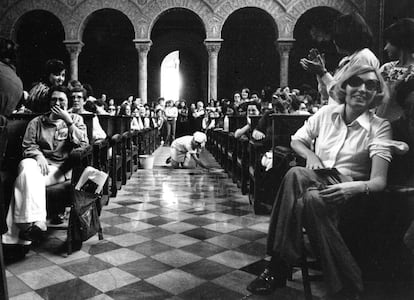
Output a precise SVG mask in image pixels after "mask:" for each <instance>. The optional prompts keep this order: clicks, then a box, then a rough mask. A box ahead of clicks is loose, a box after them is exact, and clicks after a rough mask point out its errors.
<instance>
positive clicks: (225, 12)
mask: <svg viewBox="0 0 414 300" xmlns="http://www.w3.org/2000/svg"><path fill="white" fill-rule="evenodd" d="M245 2H246V1H232V0H227V1H223V2H222V3H221V4H220V6H219V7H218V8H217V10H216V12H215V13H216V16H218V17H220V19H221V22H220V24H218V33H219V36H218V38H221V34H222V30H223V26H224V24H225V23H226V21H227V20H228V18H229V17H230V15H231V14H233V13H234V12H235V11H237V10H239V9H242V8H258V9H260V10H263V11H264V12H266V13H267V14H269V15H270V16H271V17H272V19H273V22H274V29H275V33H276V36H278V37H280V28H279V24H278V21H279V23H280V24H283V19H285V18H286V17H287V16H286V13H285V10H284V8H283V6H282V5H280V4H279V3H278V2H276V1H273V0H264V1H250V2H249V5H246V3H245Z"/></svg>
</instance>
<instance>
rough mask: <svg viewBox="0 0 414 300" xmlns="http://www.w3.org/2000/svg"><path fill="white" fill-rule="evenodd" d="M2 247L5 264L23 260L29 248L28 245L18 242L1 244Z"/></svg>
mask: <svg viewBox="0 0 414 300" xmlns="http://www.w3.org/2000/svg"><path fill="white" fill-rule="evenodd" d="M2 247H3V257H4V263H5V264H12V263H15V262H18V261H21V260H23V259H24V258H25V257H26V254H27V252H29V250H30V246H26V245H18V244H2Z"/></svg>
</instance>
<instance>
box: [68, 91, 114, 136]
mask: <svg viewBox="0 0 414 300" xmlns="http://www.w3.org/2000/svg"><path fill="white" fill-rule="evenodd" d="M69 93H70V99H71V100H72V107H71V108H70V109H69V110H68V111H69V112H70V113H75V114H91V113H92V114H94V116H93V118H92V141H90V142H91V143H93V142H95V141H100V140H104V139H106V133H105V131H104V130H103V129H102V126H101V123H100V122H99V118H98V116H97V108H96V105H95V103H94V102H92V101H90V100H88V101H86V102H85V99H86V89H85V88H83V86H82V85H79V86H75V87H74V88H73V89H71V90H70V92H69ZM86 107H87V108H88V109H86Z"/></svg>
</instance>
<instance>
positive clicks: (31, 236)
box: [19, 225, 44, 242]
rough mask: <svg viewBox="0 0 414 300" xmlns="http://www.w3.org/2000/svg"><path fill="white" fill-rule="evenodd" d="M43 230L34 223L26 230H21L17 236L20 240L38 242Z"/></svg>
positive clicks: (41, 237)
mask: <svg viewBox="0 0 414 300" xmlns="http://www.w3.org/2000/svg"><path fill="white" fill-rule="evenodd" d="M43 235H44V232H43V231H42V229H40V228H39V227H38V226H36V225H32V226H30V227H29V228H27V229H26V230H21V231H20V233H19V238H20V239H21V240H26V241H31V242H40V241H41V240H42V239H43Z"/></svg>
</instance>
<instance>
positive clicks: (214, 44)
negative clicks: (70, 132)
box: [0, 0, 368, 102]
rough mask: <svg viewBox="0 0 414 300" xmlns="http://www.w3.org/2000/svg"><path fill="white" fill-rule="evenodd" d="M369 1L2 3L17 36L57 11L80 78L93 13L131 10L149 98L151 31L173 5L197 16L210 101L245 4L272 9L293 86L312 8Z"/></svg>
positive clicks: (2, 26)
mask: <svg viewBox="0 0 414 300" xmlns="http://www.w3.org/2000/svg"><path fill="white" fill-rule="evenodd" d="M367 1H368V0H364V1H360V0H119V1H112V0H48V1H39V0H25V1H22V0H6V1H5V2H4V4H0V35H3V36H8V37H10V38H12V39H13V40H16V32H17V29H18V24H19V22H18V21H19V19H20V18H21V17H22V16H23V15H24V14H25V13H27V12H30V11H32V10H45V11H48V12H51V13H53V14H54V15H55V16H56V17H57V18H58V19H59V20H60V21H61V23H62V25H63V28H64V30H65V38H66V39H65V40H64V44H65V46H66V49H67V51H68V52H69V54H70V78H71V79H78V57H79V54H80V53H81V51H82V46H83V43H82V34H83V30H84V28H85V27H86V25H87V23H88V20H89V17H90V16H91V14H93V13H94V12H95V11H98V10H100V9H105V8H109V9H115V10H118V11H120V12H122V13H123V14H125V15H126V16H127V17H128V18H129V20H130V21H131V23H132V24H133V26H134V30H135V39H134V40H133V42H134V44H135V47H136V49H137V51H138V56H139V64H138V70H139V71H138V80H139V82H138V86H139V91H138V94H139V97H140V98H141V99H143V100H144V101H145V102H146V101H147V56H148V52H149V51H150V49H151V45H152V41H151V39H150V36H151V29H152V28H153V26H154V24H155V23H156V21H157V20H158V19H159V18H160V16H161V15H162V14H163V13H165V12H166V11H168V10H169V9H172V8H183V9H187V10H190V11H192V12H194V13H195V14H197V16H198V17H199V18H200V21H201V22H202V23H203V25H204V28H205V30H206V39H205V41H204V44H205V46H206V49H207V52H208V59H209V62H208V68H209V75H208V99H211V98H213V99H217V70H218V55H219V51H220V47H221V44H222V43H223V39H222V38H221V30H222V28H223V26H224V23H225V22H226V20H227V19H228V17H229V16H230V15H231V14H232V13H233V12H235V11H236V10H239V9H241V8H245V7H255V8H259V9H262V10H264V11H266V12H267V13H268V14H269V15H270V16H271V17H272V18H273V20H274V24H275V26H274V27H275V30H276V36H278V39H277V40H276V41H275V45H276V47H277V49H278V51H279V54H280V86H284V85H287V84H288V73H289V72H288V71H289V53H290V51H291V49H292V48H293V46H294V43H295V40H294V38H293V30H294V26H295V24H296V22H297V20H298V19H299V18H300V16H301V15H302V14H303V13H305V12H306V11H307V10H309V9H311V8H314V7H318V6H325V7H331V8H334V9H336V10H338V11H340V12H343V13H347V12H351V11H357V12H359V13H360V14H362V15H365V11H366V2H367Z"/></svg>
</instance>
